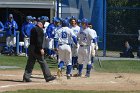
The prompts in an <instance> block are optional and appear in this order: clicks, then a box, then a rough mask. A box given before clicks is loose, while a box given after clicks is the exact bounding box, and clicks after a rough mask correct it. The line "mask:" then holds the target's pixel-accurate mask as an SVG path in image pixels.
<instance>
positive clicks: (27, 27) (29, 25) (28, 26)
mask: <svg viewBox="0 0 140 93" xmlns="http://www.w3.org/2000/svg"><path fill="white" fill-rule="evenodd" d="M33 27H35V25H34V24H32V23H31V22H25V23H23V25H22V30H21V31H22V34H23V37H25V36H27V37H30V33H31V29H32V28H33Z"/></svg>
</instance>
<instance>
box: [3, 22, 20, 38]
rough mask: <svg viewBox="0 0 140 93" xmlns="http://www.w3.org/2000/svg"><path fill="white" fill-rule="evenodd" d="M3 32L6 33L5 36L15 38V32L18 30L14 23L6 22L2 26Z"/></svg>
mask: <svg viewBox="0 0 140 93" xmlns="http://www.w3.org/2000/svg"><path fill="white" fill-rule="evenodd" d="M4 28H5V31H6V36H16V31H17V29H18V25H17V23H16V21H14V20H12V21H9V20H8V21H6V23H5V25H4Z"/></svg>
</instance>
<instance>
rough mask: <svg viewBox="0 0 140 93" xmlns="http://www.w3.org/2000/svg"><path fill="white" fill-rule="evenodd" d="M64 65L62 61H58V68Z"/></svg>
mask: <svg viewBox="0 0 140 93" xmlns="http://www.w3.org/2000/svg"><path fill="white" fill-rule="evenodd" d="M63 66H64V61H60V63H59V64H58V68H60V69H62V68H63Z"/></svg>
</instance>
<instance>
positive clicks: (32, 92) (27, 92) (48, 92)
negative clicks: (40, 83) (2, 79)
mask: <svg viewBox="0 0 140 93" xmlns="http://www.w3.org/2000/svg"><path fill="white" fill-rule="evenodd" d="M2 93H140V91H129V92H128V91H126V92H124V91H80V90H18V91H13V92H2Z"/></svg>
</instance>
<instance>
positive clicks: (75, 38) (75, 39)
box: [70, 29, 77, 45]
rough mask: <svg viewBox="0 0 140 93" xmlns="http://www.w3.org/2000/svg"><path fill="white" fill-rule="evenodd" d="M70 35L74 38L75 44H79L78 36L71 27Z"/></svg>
mask: <svg viewBox="0 0 140 93" xmlns="http://www.w3.org/2000/svg"><path fill="white" fill-rule="evenodd" d="M70 35H71V37H72V39H73V42H74V43H75V45H77V37H76V35H75V34H74V33H73V31H72V30H71V29H70Z"/></svg>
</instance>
